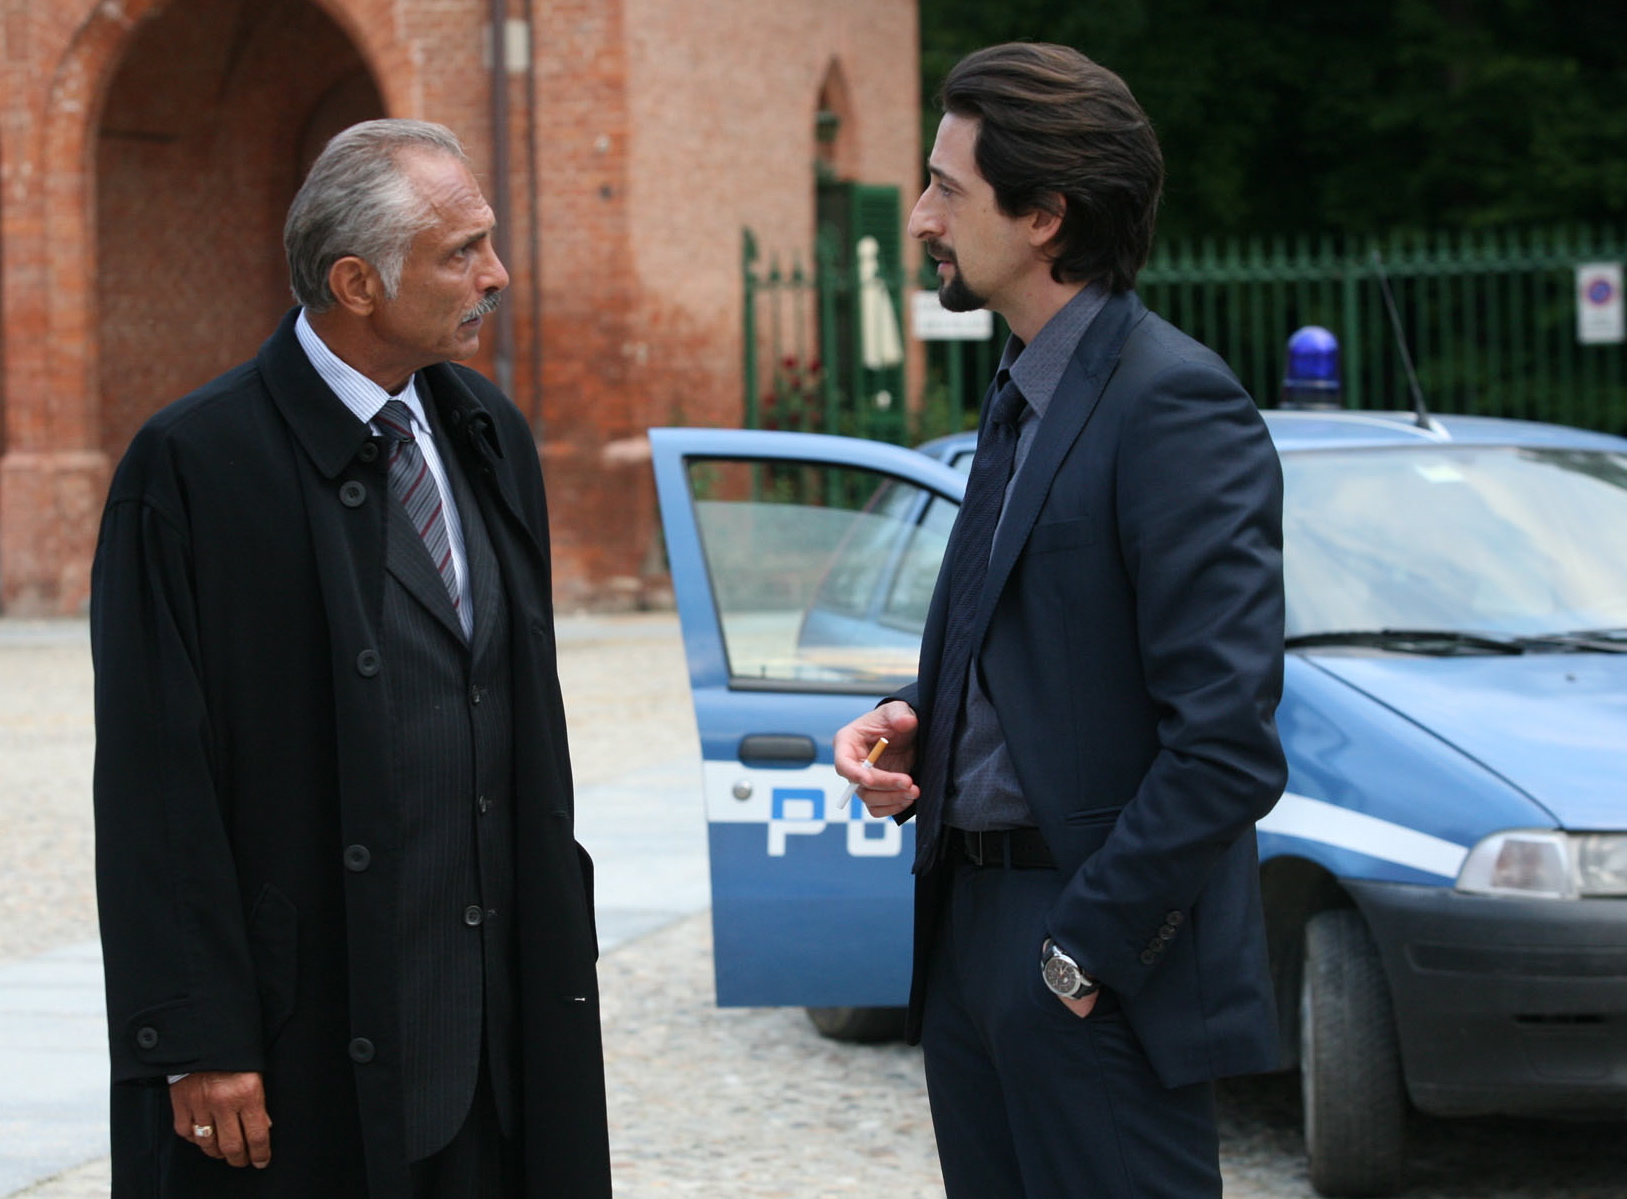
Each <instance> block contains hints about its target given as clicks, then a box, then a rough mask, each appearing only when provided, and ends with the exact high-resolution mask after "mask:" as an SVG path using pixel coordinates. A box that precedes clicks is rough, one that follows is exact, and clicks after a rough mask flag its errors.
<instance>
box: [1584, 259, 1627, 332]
mask: <svg viewBox="0 0 1627 1199" xmlns="http://www.w3.org/2000/svg"><path fill="white" fill-rule="evenodd" d="M1624 339H1627V322H1624V321H1623V319H1622V304H1621V263H1619V262H1584V263H1583V264H1582V265H1581V266H1579V267H1577V268H1576V340H1577V341H1578V342H1579V343H1581V344H1582V345H1584V346H1593V345H1606V344H1609V343H1611V342H1619V341H1622V340H1624Z"/></svg>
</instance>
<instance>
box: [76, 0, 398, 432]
mask: <svg viewBox="0 0 1627 1199" xmlns="http://www.w3.org/2000/svg"><path fill="white" fill-rule="evenodd" d="M382 115H384V108H383V103H382V101H381V99H380V97H379V92H378V89H377V87H376V86H375V85H374V83H373V80H372V77H371V75H370V74H369V73H368V71H367V68H366V66H365V65H364V64H363V62H362V58H361V55H360V54H359V53H358V51H357V49H356V47H355V46H354V45H352V43H351V42H350V40H349V39H348V38H347V37H346V36H345V34H344V33H343V32H342V31H341V30H340V29H339V27H338V26H337V25H336V24H334V22H333V21H332V20H331V19H330V18H329V17H328V16H327V15H326V14H325V13H323V12H322V11H321V10H320V9H318V8H317V7H316V6H315V5H313V4H311V3H309V2H308V0H271V2H270V3H266V2H265V0H175V2H174V3H172V4H170V5H169V6H168V7H167V8H166V9H165V10H164V11H163V12H162V13H160V14H159V15H158V16H156V17H155V18H153V19H152V20H151V21H149V22H147V23H146V24H145V25H143V26H142V27H141V28H140V29H139V30H138V31H137V32H136V34H135V36H133V37H132V38H131V40H130V44H129V47H128V49H127V50H126V52H125V54H124V57H123V60H122V62H121V64H120V66H119V68H118V70H117V72H116V74H115V75H114V76H113V78H112V80H111V82H110V84H109V86H108V91H107V99H106V102H105V104H104V106H103V108H102V114H101V120H100V124H99V128H98V131H97V132H98V138H97V145H96V149H95V154H96V179H97V190H96V244H97V254H96V258H97V274H96V299H97V313H98V321H97V334H98V348H99V353H98V355H97V358H98V380H97V383H98V396H99V401H100V403H99V408H100V422H99V424H100V429H99V434H100V436H99V441H100V446H101V448H102V449H103V450H105V451H106V453H107V454H108V456H109V459H110V460H111V461H116V460H117V457H118V455H119V454H120V453H122V452H123V449H124V447H125V446H126V445H127V444H128V443H129V440H130V437H131V436H132V434H134V432H135V430H136V429H137V428H138V427H139V426H140V424H141V422H142V421H143V420H145V419H146V418H147V417H148V416H149V415H151V414H152V413H153V412H154V411H156V410H157V409H158V408H159V407H161V406H162V405H164V404H165V403H168V402H169V401H170V400H173V399H175V398H177V397H179V396H181V395H183V394H184V393H185V392H187V391H188V390H190V389H191V388H193V387H196V386H197V385H198V384H200V383H202V382H204V381H206V380H208V379H210V378H212V377H214V376H215V375H217V374H219V373H220V372H221V371H223V370H226V369H228V368H229V367H231V366H232V365H233V364H235V363H237V362H240V361H242V360H243V359H245V358H248V357H250V356H251V355H252V354H253V353H254V351H255V349H256V347H258V346H259V344H260V342H261V341H263V340H264V339H265V337H266V335H267V333H269V332H270V330H271V328H272V327H273V325H274V324H275V322H276V320H277V318H278V317H279V316H280V315H281V314H282V312H283V310H284V309H286V308H287V307H288V306H289V304H290V303H291V302H292V301H291V300H290V298H289V294H288V273H287V270H286V268H285V266H284V262H283V255H282V221H283V216H284V214H285V213H286V212H287V210H288V202H289V201H290V200H291V199H292V198H293V195H294V190H295V189H296V188H297V187H298V185H299V181H300V178H301V173H302V172H303V170H304V169H305V168H306V167H307V166H308V165H309V163H310V160H311V158H312V157H313V156H314V151H315V149H319V148H320V147H321V145H322V144H323V143H325V141H326V140H327V138H328V137H330V136H332V135H333V134H334V133H335V132H337V131H338V130H339V129H341V128H343V127H344V126H345V125H347V124H350V123H352V122H354V121H358V120H366V119H368V118H371V117H377V116H382Z"/></svg>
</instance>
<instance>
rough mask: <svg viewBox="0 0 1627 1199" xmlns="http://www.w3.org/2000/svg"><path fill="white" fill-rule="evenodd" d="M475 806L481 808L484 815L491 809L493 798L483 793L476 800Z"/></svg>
mask: <svg viewBox="0 0 1627 1199" xmlns="http://www.w3.org/2000/svg"><path fill="white" fill-rule="evenodd" d="M475 807H476V808H478V809H480V814H481V815H482V816H484V815H485V814H486V813H487V812H489V811H491V800H489V799H487V798H486V797H485V796H484V795H482V796H481V797H480V798H479V799H477V800H475Z"/></svg>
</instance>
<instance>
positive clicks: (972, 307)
mask: <svg viewBox="0 0 1627 1199" xmlns="http://www.w3.org/2000/svg"><path fill="white" fill-rule="evenodd" d="M988 302H989V301H988V297H987V296H980V295H978V294H977V293H976V292H975V291H973V290H972V289H971V288H969V287H967V286H966V280H965V279H964V278H963V277H962V275H961V273H960V268H959V267H956V268H955V273H954V274H953V275H951V276H949V278H948V279H946V280H944V281H943V283H941V284H940V285H939V286H938V303H940V304H942V305H943V306H944V307H945V308H947V309H948V310H949V311H950V312H976V311H977V310H978V309H979V308H984V307H987V306H988Z"/></svg>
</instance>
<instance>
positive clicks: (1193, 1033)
mask: <svg viewBox="0 0 1627 1199" xmlns="http://www.w3.org/2000/svg"><path fill="white" fill-rule="evenodd" d="M1281 496H1282V476H1281V469H1280V467H1279V464H1278V461H1277V456H1276V452H1275V450H1274V449H1273V447H1272V444H1271V439H1270V436H1269V435H1268V433H1267V432H1266V429H1265V425H1264V422H1263V421H1262V420H1261V419H1260V415H1259V413H1258V411H1257V410H1256V408H1255V406H1254V404H1253V402H1252V401H1251V400H1250V399H1249V397H1248V395H1247V393H1245V392H1244V390H1243V388H1242V386H1241V385H1240V384H1239V383H1238V382H1237V379H1236V378H1235V376H1233V374H1232V373H1231V371H1230V370H1228V369H1227V368H1226V366H1225V364H1224V363H1223V362H1222V361H1221V360H1220V359H1219V358H1218V357H1216V356H1215V355H1214V354H1212V353H1211V352H1210V351H1208V350H1206V349H1205V348H1203V347H1202V346H1201V345H1199V344H1198V343H1197V342H1195V341H1193V340H1192V339H1191V338H1189V337H1187V336H1186V335H1185V334H1183V333H1181V332H1180V331H1179V330H1177V329H1175V328H1174V327H1173V326H1171V325H1170V324H1168V323H1167V322H1165V321H1163V320H1161V319H1160V318H1159V317H1157V316H1155V315H1152V314H1151V313H1149V312H1148V311H1147V310H1146V308H1145V307H1144V306H1143V305H1142V304H1141V302H1140V300H1139V299H1137V298H1136V296H1135V295H1134V294H1133V293H1124V294H1120V295H1115V296H1113V297H1112V298H1111V299H1110V300H1109V301H1108V303H1107V306H1106V307H1105V308H1104V309H1103V310H1102V312H1101V313H1100V314H1099V315H1098V316H1097V318H1096V320H1095V321H1094V322H1093V323H1092V324H1091V326H1090V328H1089V329H1088V330H1087V332H1086V334H1085V336H1084V338H1083V339H1082V340H1081V342H1080V345H1079V348H1078V350H1077V352H1076V353H1075V354H1074V357H1073V361H1072V363H1071V364H1070V365H1069V367H1068V369H1067V371H1066V373H1065V374H1064V376H1063V378H1062V381H1061V384H1060V385H1059V387H1058V389H1057V392H1056V396H1055V398H1054V399H1053V400H1052V402H1051V405H1050V407H1049V409H1048V410H1047V412H1046V415H1045V418H1044V420H1043V422H1042V423H1041V425H1040V428H1039V430H1038V434H1037V438H1036V440H1035V442H1034V446H1033V449H1032V451H1031V452H1030V455H1029V457H1028V460H1027V462H1026V463H1025V465H1024V468H1023V471H1022V474H1021V475H1020V476H1019V478H1018V480H1017V482H1016V484H1015V486H1014V488H1013V490H1012V493H1011V496H1010V499H1009V501H1008V504H1007V507H1006V510H1005V514H1004V517H1003V523H1002V526H1001V529H1000V535H999V537H998V538H997V540H996V544H995V547H994V552H993V556H992V558H991V560H990V565H989V573H988V580H987V584H986V586H985V589H984V592H983V595H982V599H981V603H980V605H979V609H978V619H979V621H980V622H983V624H984V626H985V629H986V631H985V633H984V635H983V640H982V646H981V650H980V652H979V657H978V661H979V662H980V664H981V667H982V671H983V679H984V682H985V684H986V687H987V690H988V693H989V696H990V698H991V700H992V701H993V704H994V706H995V709H996V711H997V712H998V713H999V717H1000V723H1001V727H1002V729H1003V730H1004V732H1005V736H1006V740H1007V744H1008V747H1009V749H1010V753H1011V759H1012V763H1013V765H1014V766H1015V768H1016V771H1017V775H1018V778H1019V780H1020V781H1021V784H1022V788H1023V792H1024V794H1025V796H1026V797H1027V799H1028V802H1029V804H1030V806H1031V807H1032V809H1033V813H1034V819H1035V821H1036V822H1037V823H1038V825H1039V827H1040V829H1041V830H1042V831H1043V833H1044V835H1045V839H1046V842H1047V843H1048V844H1049V845H1050V847H1051V850H1052V852H1053V854H1054V855H1055V856H1056V858H1057V860H1058V862H1059V864H1060V866H1061V869H1062V870H1063V872H1064V873H1065V875H1066V876H1067V877H1068V880H1069V881H1068V883H1067V885H1066V888H1065V890H1064V891H1063V894H1062V896H1061V898H1060V899H1059V900H1058V902H1057V904H1056V906H1055V908H1054V909H1053V910H1052V912H1051V913H1050V917H1049V921H1048V926H1049V932H1050V934H1051V935H1052V936H1054V937H1055V938H1056V939H1057V941H1058V942H1059V943H1060V944H1061V945H1063V946H1064V947H1065V948H1067V949H1068V950H1069V951H1070V952H1071V953H1073V954H1074V955H1075V956H1076V957H1078V958H1079V960H1080V963H1081V965H1083V966H1084V968H1085V969H1086V970H1087V971H1088V972H1090V973H1091V974H1093V975H1095V976H1096V977H1097V978H1099V979H1100V980H1101V981H1102V982H1103V983H1104V984H1105V985H1106V986H1107V987H1109V988H1111V989H1112V990H1113V991H1114V992H1115V993H1116V994H1117V995H1118V997H1119V998H1120V999H1121V1000H1122V1002H1123V1007H1124V1012H1125V1016H1126V1019H1128V1020H1129V1022H1130V1023H1131V1025H1132V1027H1133V1028H1134V1029H1135V1030H1136V1032H1137V1033H1138V1035H1139V1036H1140V1039H1141V1041H1142V1043H1143V1044H1144V1046H1145V1047H1146V1050H1147V1054H1148V1057H1149V1058H1150V1059H1151V1061H1152V1064H1153V1067H1154V1069H1155V1070H1156V1071H1157V1073H1158V1075H1159V1077H1160V1079H1161V1080H1162V1081H1163V1082H1164V1084H1165V1085H1167V1086H1177V1085H1181V1084H1184V1083H1188V1082H1193V1081H1197V1080H1200V1079H1209V1078H1216V1077H1220V1076H1224V1075H1228V1074H1238V1073H1245V1072H1249V1071H1257V1070H1264V1069H1269V1068H1271V1067H1273V1066H1274V1065H1275V1064H1276V1050H1277V1038H1276V1032H1275V1023H1274V1015H1273V1006H1272V999H1271V985H1270V978H1269V971H1268V967H1267V961H1266V950H1265V940H1264V929H1263V925H1262V921H1261V915H1260V895H1259V881H1258V866H1257V862H1256V850H1255V839H1254V834H1253V828H1252V826H1253V823H1254V821H1255V820H1257V819H1258V818H1259V817H1260V816H1262V815H1264V814H1265V813H1266V812H1267V811H1268V810H1269V809H1270V808H1271V806H1272V805H1273V804H1274V803H1275V802H1276V800H1277V798H1278V796H1280V795H1281V793H1282V789H1283V786H1284V783H1285V781H1286V767H1285V765H1284V762H1283V757H1282V751H1281V748H1280V746H1279V744H1278V740H1277V733H1276V726H1275V723H1274V712H1275V708H1276V704H1277V701H1278V699H1279V698H1280V695H1281V690H1282V648H1283V647H1282V638H1283V592H1282V535H1281ZM955 552H956V544H955V539H954V538H953V537H952V538H951V541H950V545H949V549H948V555H951V556H952V555H953V554H954V553H955ZM947 560H948V559H947V558H946V561H947ZM947 576H948V569H947V566H946V568H945V571H944V574H943V575H942V576H940V583H939V588H938V592H937V594H936V596H935V597H934V600H933V605H932V608H931V610H930V613H929V615H928V618H927V626H926V633H925V637H924V640H923V644H922V653H921V664H922V665H921V677H920V679H919V681H918V684H917V685H916V686H915V687H913V688H909V689H906V691H905V692H903V693H901V698H904V699H907V700H909V701H910V702H911V703H912V704H913V705H914V706H915V707H916V708H917V710H918V711H920V712H921V713H922V717H923V719H922V721H921V727H922V728H923V729H924V728H926V727H927V725H928V718H929V716H930V711H931V707H932V702H933V692H934V687H935V684H936V679H935V677H934V676H935V673H936V667H937V661H938V656H939V652H940V648H941V644H942V638H943V630H944V619H945V611H944V603H945V599H944V588H943V580H944V579H945V578H947ZM919 752H920V751H918V760H919ZM942 874H943V872H942V871H941V870H935V871H931V872H929V873H928V875H927V876H926V877H924V878H923V879H922V880H920V882H919V884H918V888H917V931H916V951H915V953H916V970H915V986H914V988H913V993H912V998H911V1011H912V1016H913V1017H914V1019H913V1021H912V1026H913V1027H915V1028H918V1027H919V1015H920V1010H921V1003H922V999H923V994H922V991H923V984H924V979H925V966H926V961H925V959H926V954H927V952H928V950H929V948H930V946H931V945H932V935H931V934H932V931H933V929H934V927H935V921H936V917H937V911H938V906H939V904H938V895H939V884H940V882H941V875H942ZM1034 952H1035V962H1036V969H1037V968H1038V965H1037V963H1038V955H1039V946H1038V945H1035V947H1034Z"/></svg>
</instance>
